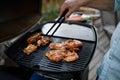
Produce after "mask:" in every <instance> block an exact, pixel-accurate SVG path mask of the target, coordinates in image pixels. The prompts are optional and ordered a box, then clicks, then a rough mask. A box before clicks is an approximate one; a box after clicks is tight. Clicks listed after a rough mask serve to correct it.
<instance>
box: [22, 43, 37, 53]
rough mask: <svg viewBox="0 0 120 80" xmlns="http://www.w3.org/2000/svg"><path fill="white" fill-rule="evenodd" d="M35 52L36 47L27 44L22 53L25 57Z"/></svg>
mask: <svg viewBox="0 0 120 80" xmlns="http://www.w3.org/2000/svg"><path fill="white" fill-rule="evenodd" d="M36 50H37V46H35V45H33V44H29V45H28V46H27V47H26V48H25V49H24V50H23V52H24V53H25V54H27V55H30V53H32V52H34V51H36Z"/></svg>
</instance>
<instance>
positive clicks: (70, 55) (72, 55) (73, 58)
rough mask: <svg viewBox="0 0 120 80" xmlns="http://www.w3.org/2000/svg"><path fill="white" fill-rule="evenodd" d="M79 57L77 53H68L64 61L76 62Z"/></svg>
mask: <svg viewBox="0 0 120 80" xmlns="http://www.w3.org/2000/svg"><path fill="white" fill-rule="evenodd" d="M78 58H79V56H78V55H77V53H76V52H74V51H73V52H70V51H67V53H66V55H65V57H64V58H63V60H64V61H65V62H74V61H76V60H78Z"/></svg>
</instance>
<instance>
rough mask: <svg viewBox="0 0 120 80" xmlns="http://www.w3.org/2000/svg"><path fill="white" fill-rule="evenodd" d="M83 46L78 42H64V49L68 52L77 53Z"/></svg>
mask: <svg viewBox="0 0 120 80" xmlns="http://www.w3.org/2000/svg"><path fill="white" fill-rule="evenodd" d="M82 46H83V43H82V42H81V41H78V40H71V39H70V40H67V41H65V47H66V49H68V50H70V51H77V50H80V49H79V48H80V47H82Z"/></svg>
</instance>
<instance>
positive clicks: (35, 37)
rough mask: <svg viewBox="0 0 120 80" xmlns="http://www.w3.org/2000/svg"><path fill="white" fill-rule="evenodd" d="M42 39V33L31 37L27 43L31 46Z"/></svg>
mask: <svg viewBox="0 0 120 80" xmlns="http://www.w3.org/2000/svg"><path fill="white" fill-rule="evenodd" d="M41 38H42V35H41V33H36V34H34V35H32V36H31V37H29V38H28V39H27V42H28V43H29V44H32V43H34V42H36V41H37V40H38V39H41Z"/></svg>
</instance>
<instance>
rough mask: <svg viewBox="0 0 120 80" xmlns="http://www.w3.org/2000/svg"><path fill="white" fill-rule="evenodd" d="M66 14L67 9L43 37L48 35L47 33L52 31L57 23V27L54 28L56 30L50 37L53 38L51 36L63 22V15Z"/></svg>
mask: <svg viewBox="0 0 120 80" xmlns="http://www.w3.org/2000/svg"><path fill="white" fill-rule="evenodd" d="M67 12H68V9H66V10H65V11H64V12H63V14H62V15H61V16H60V17H59V18H58V19H57V21H55V23H54V24H53V25H52V27H51V28H50V29H49V30H48V32H47V33H46V34H45V35H48V34H49V32H50V31H51V30H52V29H53V27H54V26H55V25H56V24H57V23H59V25H58V26H57V27H56V29H55V30H54V31H53V33H52V34H51V35H50V37H52V36H53V34H54V33H55V32H56V31H57V29H58V28H59V27H60V25H61V24H62V23H63V21H64V20H65V15H66V13H67Z"/></svg>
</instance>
